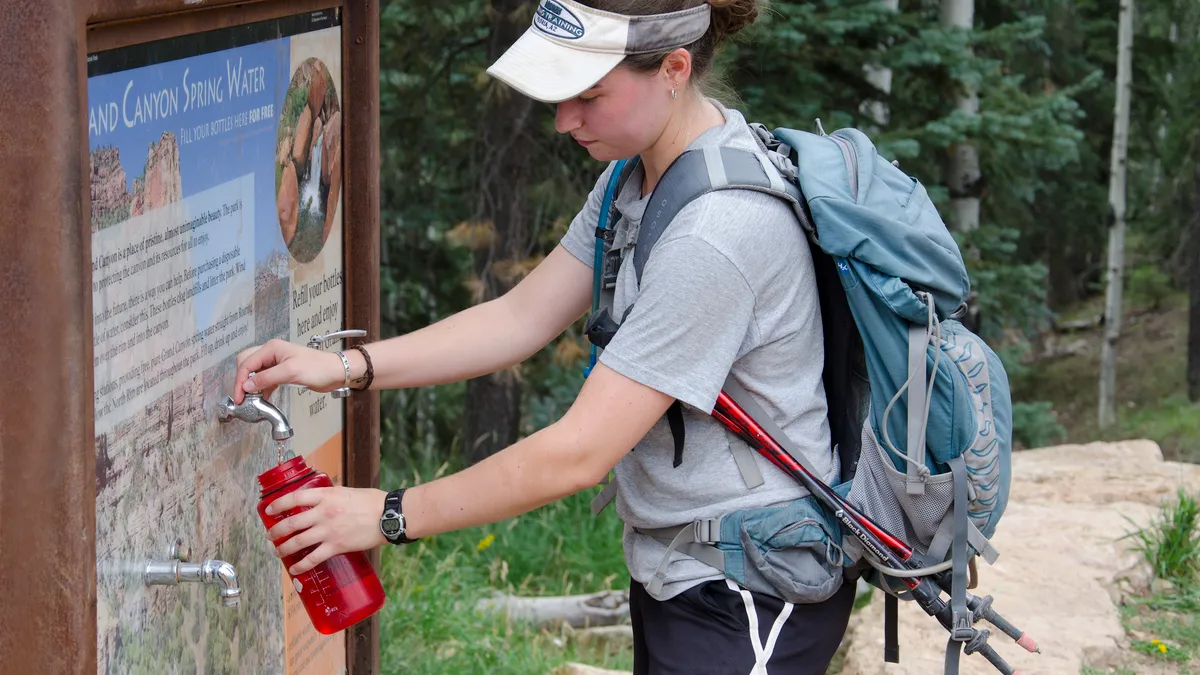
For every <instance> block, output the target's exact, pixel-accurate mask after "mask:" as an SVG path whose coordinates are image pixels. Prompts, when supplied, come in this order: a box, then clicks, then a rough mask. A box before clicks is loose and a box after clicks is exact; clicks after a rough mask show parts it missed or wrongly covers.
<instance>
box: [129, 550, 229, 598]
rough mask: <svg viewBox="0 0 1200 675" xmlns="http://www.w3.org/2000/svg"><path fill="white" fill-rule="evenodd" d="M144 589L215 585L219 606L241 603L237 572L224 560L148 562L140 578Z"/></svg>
mask: <svg viewBox="0 0 1200 675" xmlns="http://www.w3.org/2000/svg"><path fill="white" fill-rule="evenodd" d="M142 578H143V580H144V581H145V583H146V585H147V586H178V585H179V584H181V583H186V582H199V583H202V584H217V585H219V586H220V587H221V604H222V605H225V606H226V607H233V606H234V605H237V604H238V602H239V601H240V600H241V596H242V589H241V587H240V586H238V578H237V570H235V569H234V568H233V565H231V564H229V563H227V562H225V561H223V560H205V561H204V562H198V563H193V562H183V561H180V560H169V561H165V562H163V561H157V560H155V561H151V562H149V563H147V564H146V571H145V573H144V574H143V575H142Z"/></svg>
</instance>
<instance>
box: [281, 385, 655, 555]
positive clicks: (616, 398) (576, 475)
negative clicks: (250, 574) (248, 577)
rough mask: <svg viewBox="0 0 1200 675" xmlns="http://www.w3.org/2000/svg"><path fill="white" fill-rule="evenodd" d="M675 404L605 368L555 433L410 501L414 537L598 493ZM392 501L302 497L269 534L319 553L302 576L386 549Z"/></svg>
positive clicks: (406, 506) (349, 493)
mask: <svg viewBox="0 0 1200 675" xmlns="http://www.w3.org/2000/svg"><path fill="white" fill-rule="evenodd" d="M673 400H674V399H672V398H671V397H670V396H667V395H666V394H663V393H662V392H659V391H656V390H654V389H651V388H650V387H647V386H645V385H642V384H639V383H637V382H635V381H633V380H631V379H629V378H627V377H625V376H623V375H621V374H619V373H617V372H616V371H614V370H611V369H609V368H607V367H606V366H604V365H603V364H600V365H597V366H596V369H595V370H594V371H592V374H591V375H590V376H589V377H588V379H587V381H586V382H585V384H584V386H583V389H582V390H581V391H580V392H579V396H578V398H576V400H575V403H574V404H572V406H571V408H570V410H568V411H567V413H566V414H565V415H564V416H563V417H562V419H560V420H559V421H557V422H555V423H554V424H552V425H550V426H548V427H546V428H545V429H542V430H541V431H539V432H537V433H536V434H534V435H532V436H529V437H527V438H525V439H523V440H521V441H519V442H517V443H516V444H514V445H511V446H509V447H508V448H505V449H504V450H502V451H500V452H498V453H496V454H495V455H492V456H491V457H489V458H487V459H485V460H483V461H482V462H479V463H478V464H475V465H474V466H471V467H469V468H467V469H464V470H463V471H460V472H458V473H456V474H454V475H451V476H447V477H445V478H440V479H438V480H435V481H432V482H430V483H426V484H424V485H418V486H416V487H414V488H411V489H410V490H408V491H407V492H405V493H404V503H403V510H404V517H405V521H406V525H407V535H408V536H409V537H413V538H416V537H426V536H429V535H434V534H440V533H442V532H448V531H450V530H456V529H461V528H464V527H473V526H477V525H483V524H485V523H491V522H496V521H498V520H503V519H505V518H511V517H513V516H517V515H520V514H522V513H526V512H528V511H531V510H533V509H535V508H537V507H539V506H542V505H544V504H548V503H550V502H552V501H554V500H556V499H560V498H562V497H565V496H567V495H570V494H573V493H575V492H578V491H580V490H582V489H584V488H587V487H590V486H593V485H595V484H596V483H598V482H599V481H600V479H601V478H603V477H604V476H605V474H607V473H608V471H609V470H610V469H612V467H613V466H614V465H616V463H617V462H618V461H620V459H621V458H622V457H624V456H625V453H627V452H629V450H630V449H632V448H633V446H634V445H635V444H636V443H637V442H638V441H639V440H641V438H642V437H643V436H645V435H646V432H647V431H649V430H650V427H652V426H653V425H654V423H655V422H656V421H657V420H658V419H659V418H661V417H662V416H663V414H664V413H665V412H666V410H667V408H668V407H669V406H670V405H671V402H672V401H673ZM385 496H386V493H385V492H383V491H381V490H373V489H351V488H343V487H334V488H315V489H310V490H298V491H296V492H292V493H290V494H287V495H284V496H283V497H280V498H279V499H277V500H275V501H274V502H273V503H272V504H271V506H270V507H269V508H270V510H271V512H273V513H282V512H285V511H288V510H290V509H293V508H295V507H297V506H309V507H312V508H311V509H310V510H308V511H304V512H303V513H299V514H297V515H294V516H291V517H290V518H287V519H285V520H283V521H280V522H279V523H278V524H276V525H275V526H274V527H273V528H271V530H270V531H269V532H268V533H267V537H268V538H269V539H270V540H271V541H280V540H282V539H284V538H286V537H287V536H288V535H291V534H292V533H294V532H300V533H299V534H297V535H295V536H294V537H292V538H291V539H289V540H288V541H286V542H284V543H283V544H280V545H279V547H278V549H277V551H276V555H278V556H280V557H285V556H288V555H292V554H293V553H295V552H296V551H299V550H301V549H304V548H307V547H309V546H317V548H316V549H315V550H314V551H313V552H312V553H310V554H309V555H308V556H307V557H306V558H305V559H304V560H302V561H300V562H299V563H297V564H296V565H295V566H294V567H292V569H291V572H292V574H301V573H303V572H306V571H308V570H310V569H312V568H313V567H315V566H316V565H318V564H320V563H321V562H323V561H325V560H327V559H329V558H330V557H331V556H334V555H337V554H339V553H344V552H346V551H359V550H366V549H369V548H374V547H376V546H379V545H381V544H384V543H386V540H385V539H384V537H383V535H382V533H380V531H379V516H380V515H381V514H382V513H383V501H384V497H385Z"/></svg>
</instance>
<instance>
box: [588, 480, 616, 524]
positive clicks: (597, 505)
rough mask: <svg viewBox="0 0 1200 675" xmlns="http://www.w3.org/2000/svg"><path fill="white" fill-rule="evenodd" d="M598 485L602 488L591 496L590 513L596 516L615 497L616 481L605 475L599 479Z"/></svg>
mask: <svg viewBox="0 0 1200 675" xmlns="http://www.w3.org/2000/svg"><path fill="white" fill-rule="evenodd" d="M600 486H601V487H602V488H603V489H602V490H600V493H599V494H597V495H596V496H595V497H592V514H593V515H597V516H598V515H600V512H601V511H603V510H604V507H606V506H608V505H609V504H610V503H611V502H612V500H614V499H616V497H617V481H616V479H615V478H612V479H610V478H608V477H607V476H605V477H604V480H602V481H600Z"/></svg>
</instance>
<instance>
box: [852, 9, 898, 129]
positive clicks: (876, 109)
mask: <svg viewBox="0 0 1200 675" xmlns="http://www.w3.org/2000/svg"><path fill="white" fill-rule="evenodd" d="M881 4H882V5H883V6H884V7H885V8H886V9H887V10H888V11H889V12H893V13H895V12H899V11H900V0H881ZM880 50H881V51H886V50H887V45H880ZM863 72H864V74H865V76H866V78H867V82H869V83H870V84H871V86H873V87H875V88H876V89H877V90H879V92H880V93H881V94H882V96H881V97H880V98H875V99H871V100H868V101H864V102H863V104H862V107H861V108H860V110H861V112H862V113H863V115H866V117H867V118H868V119H869V120H871V122H872V123H873V124H874V126H875V127H876V128H877V129H883V128H885V127H887V125H888V121H889V119H890V117H891V111H890V110H888V103H887V101H888V99H889V98H891V93H892V69H891V68H888V67H886V66H875V65H871V64H867V65H865V66H863Z"/></svg>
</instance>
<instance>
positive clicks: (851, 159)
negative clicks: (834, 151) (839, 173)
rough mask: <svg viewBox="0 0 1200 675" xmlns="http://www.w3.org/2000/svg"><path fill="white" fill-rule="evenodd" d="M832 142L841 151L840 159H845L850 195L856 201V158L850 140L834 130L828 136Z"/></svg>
mask: <svg viewBox="0 0 1200 675" xmlns="http://www.w3.org/2000/svg"><path fill="white" fill-rule="evenodd" d="M829 138H830V139H832V140H833V142H834V143H837V145H838V148H840V149H841V151H842V159H844V160H845V161H846V168H847V169H849V170H850V196H851V197H853V198H854V201H856V202H857V201H858V158H857V157H855V156H854V148H853V147H852V146H851V144H850V141H848V140H846V139H845V138H842V137H841V136H838V135H837V132H836V131H835V132H834V134H833V135H832V136H830V137H829Z"/></svg>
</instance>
